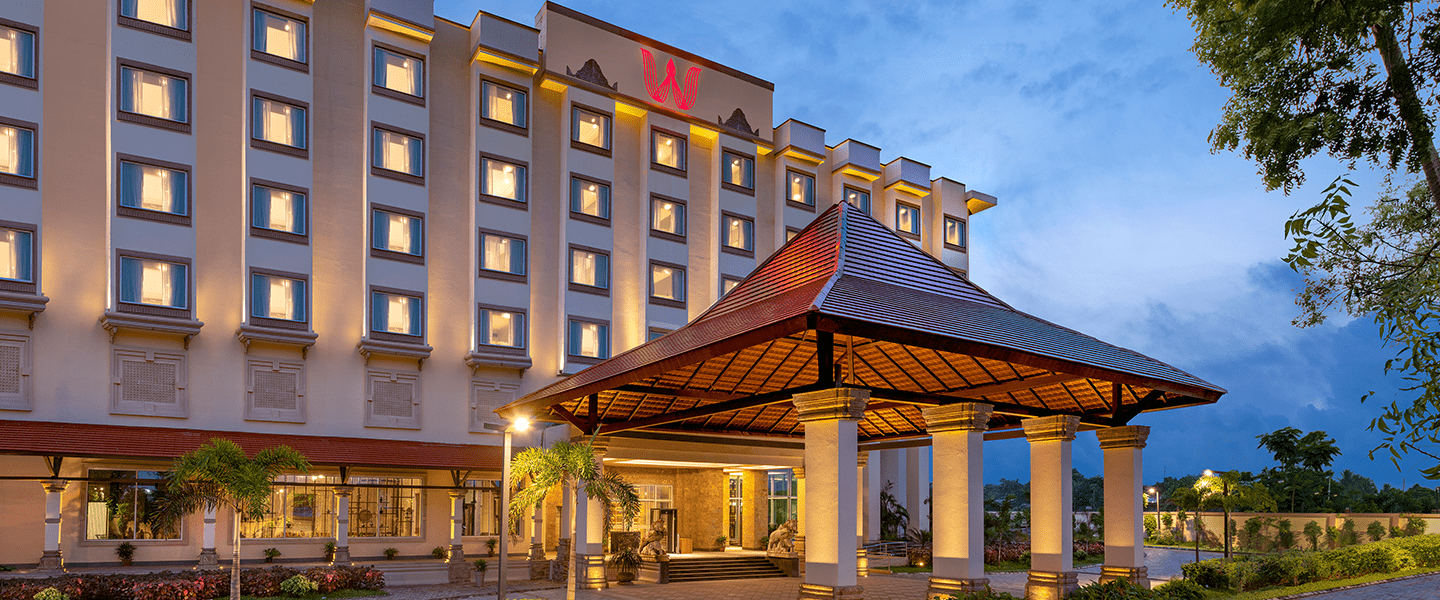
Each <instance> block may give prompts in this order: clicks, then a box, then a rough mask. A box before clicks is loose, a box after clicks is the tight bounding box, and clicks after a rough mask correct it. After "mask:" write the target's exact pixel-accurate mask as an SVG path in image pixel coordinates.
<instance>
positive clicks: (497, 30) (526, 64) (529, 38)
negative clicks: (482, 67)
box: [470, 12, 540, 75]
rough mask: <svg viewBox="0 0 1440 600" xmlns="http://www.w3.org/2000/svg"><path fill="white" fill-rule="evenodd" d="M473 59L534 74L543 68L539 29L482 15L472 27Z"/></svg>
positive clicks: (478, 16) (482, 13)
mask: <svg viewBox="0 0 1440 600" xmlns="http://www.w3.org/2000/svg"><path fill="white" fill-rule="evenodd" d="M470 46H471V47H473V48H475V52H474V54H473V55H472V56H471V60H479V61H484V62H487V63H491V64H494V65H496V66H500V67H504V68H507V69H515V70H517V71H520V72H522V73H525V74H526V75H533V74H534V73H535V71H537V70H539V65H540V30H538V29H535V28H534V27H529V26H526V25H521V24H519V23H516V22H514V21H510V20H508V19H503V18H500V17H497V16H495V15H492V14H489V13H485V12H479V13H477V14H476V15H475V21H474V22H472V23H471V24H470Z"/></svg>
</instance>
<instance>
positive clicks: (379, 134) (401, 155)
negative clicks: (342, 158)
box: [371, 126, 425, 185]
mask: <svg viewBox="0 0 1440 600" xmlns="http://www.w3.org/2000/svg"><path fill="white" fill-rule="evenodd" d="M374 132H375V134H374V146H373V148H372V151H373V152H374V153H375V156H374V158H373V161H372V162H371V165H372V166H373V167H374V168H373V169H371V173H373V174H375V175H381V176H385V177H391V178H394V179H400V180H401V181H409V182H411V183H418V184H421V185H424V183H425V181H424V179H423V178H424V177H425V151H424V148H425V139H424V136H422V135H420V134H418V133H417V134H414V135H407V134H405V133H402V132H399V131H395V130H392V129H385V128H382V127H379V126H375V127H374ZM397 175H398V177H397Z"/></svg>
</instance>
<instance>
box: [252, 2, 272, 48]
mask: <svg viewBox="0 0 1440 600" xmlns="http://www.w3.org/2000/svg"><path fill="white" fill-rule="evenodd" d="M252 14H253V17H254V18H252V19H251V20H252V21H253V23H254V30H253V31H251V32H250V39H252V40H255V49H256V50H259V51H261V52H268V50H267V49H266V46H265V41H266V38H267V37H268V36H266V35H265V24H266V22H267V21H268V20H269V19H270V17H269V16H268V15H266V14H265V13H263V12H260V9H258V8H257V9H255V10H254V11H252Z"/></svg>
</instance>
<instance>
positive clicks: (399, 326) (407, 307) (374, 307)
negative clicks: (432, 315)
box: [370, 292, 424, 336]
mask: <svg viewBox="0 0 1440 600" xmlns="http://www.w3.org/2000/svg"><path fill="white" fill-rule="evenodd" d="M420 307H421V302H420V298H417V297H415V296H405V295H401V294H389V293H385V292H371V294H370V310H371V311H372V312H371V319H370V329H371V330H372V331H378V332H382V333H396V334H400V335H414V336H418V335H421V331H422V329H421V326H422V325H423V324H424V318H423V317H422V316H421V310H420Z"/></svg>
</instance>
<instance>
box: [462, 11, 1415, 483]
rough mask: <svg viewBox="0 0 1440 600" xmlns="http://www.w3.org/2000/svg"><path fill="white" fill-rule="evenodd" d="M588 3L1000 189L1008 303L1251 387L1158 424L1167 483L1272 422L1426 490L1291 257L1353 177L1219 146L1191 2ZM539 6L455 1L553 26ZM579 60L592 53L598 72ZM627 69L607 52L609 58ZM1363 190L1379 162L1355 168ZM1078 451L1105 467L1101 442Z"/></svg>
mask: <svg viewBox="0 0 1440 600" xmlns="http://www.w3.org/2000/svg"><path fill="white" fill-rule="evenodd" d="M566 5H567V6H570V7H571V8H574V9H576V10H579V11H581V12H584V13H587V14H590V15H593V16H595V17H597V18H600V19H602V20H605V21H608V22H611V23H615V24H617V25H619V26H621V27H625V28H627V29H630V30H633V31H636V32H638V33H641V34H643V35H646V36H649V37H652V38H655V39H657V40H660V41H662V42H665V43H669V44H672V45H674V46H677V47H680V48H684V49H686V50H689V51H691V52H694V53H696V54H699V55H701V56H704V57H706V58H709V59H711V60H714V61H717V62H720V63H722V64H725V65H728V66H731V67H734V68H736V69H739V70H741V71H745V72H747V73H751V74H754V75H756V76H758V77H761V78H764V79H767V80H769V81H772V82H774V83H775V123H774V124H775V125H778V124H779V123H781V122H783V121H784V120H785V119H786V118H790V117H793V118H797V119H800V120H802V121H805V122H807V123H811V124H814V125H816V126H818V127H821V128H824V129H825V130H826V131H827V142H828V143H830V144H832V145H833V144H835V143H838V142H840V141H843V140H845V139H846V138H853V139H856V140H859V141H863V142H866V143H869V144H871V145H875V146H878V147H880V148H881V151H882V152H881V159H882V160H883V161H886V162H888V161H889V160H891V159H892V158H894V157H896V156H900V155H904V156H906V157H908V158H912V159H914V160H917V161H920V162H923V163H926V164H929V165H931V166H932V169H931V175H932V176H934V177H939V176H945V177H949V178H951V179H955V180H957V181H961V182H964V183H965V184H966V185H968V186H970V187H971V189H975V190H979V191H982V192H986V193H989V194H992V195H994V196H996V197H998V198H999V201H1000V204H999V206H998V207H996V208H993V209H991V210H989V211H987V212H984V213H981V214H979V215H976V216H975V217H974V219H973V221H972V225H971V229H972V241H971V245H972V250H971V259H970V260H971V263H970V266H971V277H972V279H973V280H974V281H976V282H977V283H979V284H980V285H982V286H984V287H985V288H986V289H988V290H989V291H990V292H992V293H994V294H996V295H997V296H999V297H1000V298H1002V299H1004V300H1006V301H1007V302H1009V303H1010V304H1012V305H1014V306H1016V307H1017V308H1020V309H1021V310H1025V311H1027V312H1031V313H1033V314H1035V315H1038V316H1040V317H1042V318H1046V319H1049V320H1052V321H1055V322H1057V323H1060V324H1062V325H1065V326H1067V327H1071V328H1074V329H1077V330H1080V331H1082V332H1085V333H1087V334H1090V335H1093V336H1095V337H1098V338H1100V339H1103V340H1105V341H1108V342H1111V343H1113V344H1117V345H1121V346H1125V347H1128V348H1132V349H1134V350H1136V351H1139V352H1142V353H1145V354H1147V355H1150V356H1153V357H1155V358H1158V359H1160V360H1163V361H1166V362H1169V363H1171V364H1173V365H1175V366H1177V367H1179V368H1181V369H1183V370H1186V371H1189V372H1191V373H1193V374H1195V375H1197V376H1199V377H1201V378H1204V379H1206V380H1208V381H1211V382H1213V383H1215V384H1218V385H1219V386H1221V387H1224V388H1226V389H1228V390H1230V393H1229V394H1227V395H1226V396H1225V397H1224V398H1222V399H1221V401H1220V402H1219V403H1218V404H1215V405H1210V406H1205V407H1200V408H1190V409H1183V410H1175V411H1168V412H1162V413H1155V414H1147V415H1143V416H1141V417H1139V418H1137V419H1136V420H1135V423H1136V424H1141V425H1149V426H1150V427H1151V428H1152V429H1151V433H1150V443H1149V447H1148V448H1147V450H1146V454H1145V473H1146V480H1147V481H1156V480H1159V479H1161V478H1162V477H1164V476H1165V475H1176V476H1178V475H1185V474H1193V473H1196V472H1198V471H1200V470H1202V469H1206V468H1212V469H1217V470H1218V469H1242V470H1253V471H1258V470H1259V469H1261V468H1262V467H1264V466H1266V465H1268V464H1269V462H1270V456H1269V455H1268V454H1266V453H1265V452H1264V451H1263V450H1259V449H1257V448H1256V445H1257V440H1256V439H1255V436H1257V435H1260V434H1263V433H1267V432H1270V431H1273V430H1275V429H1278V428H1281V427H1287V426H1292V427H1297V428H1299V429H1301V430H1304V431H1311V430H1316V429H1321V430H1325V431H1326V432H1328V433H1329V434H1330V435H1332V436H1333V437H1334V438H1335V439H1336V441H1337V442H1338V445H1339V446H1340V448H1341V450H1342V451H1343V452H1344V454H1343V455H1342V456H1340V457H1339V458H1338V459H1337V460H1336V463H1335V469H1336V472H1337V473H1338V472H1339V471H1340V470H1342V469H1350V470H1353V471H1356V472H1358V473H1361V474H1364V475H1367V476H1369V477H1371V478H1374V479H1375V480H1376V483H1377V484H1384V483H1391V484H1394V485H1400V484H1401V482H1402V478H1403V480H1404V482H1405V485H1407V486H1408V485H1413V484H1414V483H1417V482H1419V483H1423V484H1425V485H1427V486H1433V485H1434V482H1429V483H1426V482H1424V480H1423V479H1422V478H1421V477H1420V476H1419V474H1418V473H1417V472H1416V469H1417V468H1418V467H1419V466H1421V463H1420V462H1419V461H1417V460H1412V461H1409V462H1408V463H1404V462H1402V463H1401V464H1402V466H1404V467H1405V470H1404V471H1397V470H1396V469H1395V467H1394V466H1392V465H1391V464H1390V463H1389V461H1388V460H1383V459H1380V458H1378V457H1377V460H1375V461H1371V460H1370V459H1369V458H1368V457H1367V456H1366V454H1367V452H1368V451H1369V450H1370V449H1371V448H1372V447H1374V445H1375V444H1376V443H1377V441H1378V440H1379V436H1378V434H1377V433H1375V432H1370V431H1367V429H1366V426H1367V425H1368V423H1369V421H1370V419H1371V418H1373V417H1374V416H1375V415H1376V414H1377V407H1376V406H1375V404H1378V403H1377V402H1376V401H1374V400H1372V401H1371V402H1370V403H1367V404H1363V405H1362V404H1361V403H1360V401H1359V398H1360V396H1361V395H1362V394H1364V393H1366V392H1368V391H1371V390H1374V391H1377V392H1379V393H1380V398H1382V399H1383V400H1384V401H1385V402H1387V403H1388V402H1389V401H1390V400H1392V399H1402V400H1403V399H1404V397H1403V396H1396V388H1397V383H1398V381H1397V380H1396V379H1395V378H1391V379H1389V380H1387V379H1386V378H1385V377H1383V376H1382V374H1381V369H1382V367H1383V363H1384V360H1385V359H1386V358H1389V357H1390V356H1392V355H1393V351H1391V350H1388V349H1386V348H1385V347H1383V346H1382V345H1381V342H1380V339H1379V337H1378V335H1377V329H1376V327H1375V325H1374V324H1373V323H1371V322H1370V321H1369V320H1368V319H1362V320H1350V319H1348V318H1345V317H1344V316H1340V317H1338V318H1335V319H1332V321H1331V322H1330V323H1328V324H1326V325H1323V326H1320V327H1316V328H1313V329H1306V330H1301V329H1297V328H1295V327H1293V326H1292V325H1291V324H1290V320H1291V319H1292V318H1293V317H1294V316H1295V314H1296V308H1295V306H1294V303H1293V296H1294V293H1293V291H1294V290H1295V289H1296V288H1297V287H1299V285H1300V279H1299V277H1298V276H1296V275H1295V274H1294V273H1293V272H1291V271H1290V270H1289V269H1288V268H1287V267H1286V266H1285V265H1284V263H1282V262H1281V260H1280V258H1281V257H1282V256H1284V254H1285V252H1286V250H1287V249H1288V248H1289V245H1288V243H1287V242H1286V241H1285V239H1284V237H1283V235H1282V225H1283V223H1284V220H1285V218H1286V217H1288V216H1289V215H1290V214H1291V213H1293V212H1295V211H1296V210H1297V209H1299V208H1302V207H1308V206H1310V205H1313V204H1314V203H1316V202H1317V201H1318V200H1319V194H1320V191H1321V190H1323V189H1324V187H1325V186H1326V185H1327V184H1328V183H1329V182H1330V181H1331V180H1332V179H1334V178H1335V177H1336V176H1338V175H1340V174H1342V173H1344V172H1345V170H1344V168H1343V167H1342V166H1341V165H1340V164H1338V163H1336V162H1334V161H1330V160H1328V159H1317V160H1313V161H1310V163H1307V164H1306V165H1305V167H1306V172H1307V174H1308V175H1309V177H1310V182H1309V183H1308V184H1307V185H1306V186H1304V187H1302V188H1300V189H1298V190H1296V191H1295V192H1293V193H1292V194H1291V195H1290V196H1288V197H1287V196H1285V195H1283V194H1281V193H1279V192H1270V193H1267V192H1266V191H1265V190H1264V187H1263V185H1262V184H1261V182H1260V179H1259V177H1258V176H1257V175H1256V168H1255V166H1254V165H1253V164H1252V163H1250V162H1247V161H1246V160H1244V159H1243V158H1242V157H1240V156H1238V155H1237V154H1235V153H1230V152H1223V153H1219V154H1212V153H1211V152H1210V146H1209V144H1208V143H1207V141H1206V138H1207V136H1208V134H1209V132H1210V129H1211V128H1212V127H1213V126H1214V125H1215V123H1216V122H1218V119H1219V116H1220V111H1221V107H1222V106H1223V105H1224V102H1225V100H1226V99H1227V98H1228V93H1227V92H1226V90H1224V89H1223V88H1221V87H1220V86H1219V84H1218V83H1217V82H1216V80H1215V77H1214V76H1213V75H1212V74H1211V73H1210V72H1209V70H1208V69H1206V68H1204V67H1202V66H1201V65H1200V64H1199V63H1198V62H1197V61H1196V59H1195V57H1194V55H1193V54H1191V53H1190V51H1189V46H1190V44H1191V41H1192V40H1193V38H1194V33H1193V31H1192V30H1191V29H1190V26H1189V24H1188V23H1187V22H1186V20H1185V18H1184V16H1183V15H1180V14H1176V13H1174V12H1172V11H1171V10H1170V9H1168V8H1166V7H1165V6H1163V3H1162V1H1161V0H1144V1H1139V2H1104V3H1101V2H1084V3H1071V2H1045V3H1040V2H1033V1H1026V0H1019V1H1016V0H995V1H983V2H982V1H974V2H969V1H967V2H929V3H927V2H913V1H904V0H898V1H890V2H869V1H864V2H861V1H854V0H823V1H817V0H806V1H798V2H776V1H757V0H732V1H726V2H680V1H673V0H672V1H646V2H639V1H637V2H604V1H592V0H572V1H571V2H568V3H567V4H566ZM539 8H540V3H539V2H537V1H534V0H527V1H523V2H499V1H495V0H485V1H476V0H436V2H435V11H436V13H437V14H439V15H440V16H442V17H445V18H448V19H451V20H453V21H457V22H460V23H464V24H469V23H470V22H471V19H472V18H473V17H474V15H475V12H476V11H477V10H484V11H486V12H489V13H492V14H496V15H499V16H501V17H505V18H508V19H512V20H515V21H519V22H521V23H527V24H533V23H534V16H535V14H536V12H537V11H538V10H539ZM577 66H578V65H577ZM602 66H608V65H602ZM1354 179H1355V180H1356V181H1357V182H1359V183H1360V184H1361V185H1360V189H1359V190H1357V193H1356V199H1357V201H1358V202H1357V203H1358V204H1362V205H1365V204H1368V203H1369V201H1370V200H1371V199H1372V198H1373V197H1374V195H1375V194H1376V193H1377V192H1378V190H1379V188H1378V187H1377V186H1378V185H1379V177H1378V176H1376V175H1374V174H1370V173H1359V174H1356V175H1355V176H1354ZM1028 460H1029V459H1028V451H1027V449H1026V447H1025V443H1024V442H1023V441H1019V440H1010V441H1002V442H992V443H990V444H987V445H986V461H985V468H986V473H985V479H986V481H989V482H993V481H996V480H998V479H999V478H1001V477H1006V478H1019V479H1022V480H1028V479H1029V473H1028ZM1074 461H1075V466H1076V467H1077V468H1078V469H1080V470H1081V471H1082V472H1084V473H1085V474H1086V475H1094V474H1098V473H1099V472H1100V471H1101V458H1100V450H1099V446H1098V444H1097V443H1096V441H1095V437H1094V435H1092V434H1081V436H1080V437H1079V438H1078V439H1077V443H1076V444H1075V450H1074Z"/></svg>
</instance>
